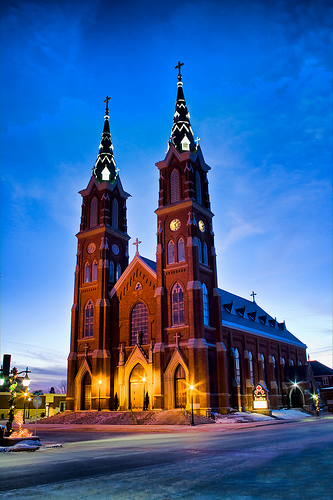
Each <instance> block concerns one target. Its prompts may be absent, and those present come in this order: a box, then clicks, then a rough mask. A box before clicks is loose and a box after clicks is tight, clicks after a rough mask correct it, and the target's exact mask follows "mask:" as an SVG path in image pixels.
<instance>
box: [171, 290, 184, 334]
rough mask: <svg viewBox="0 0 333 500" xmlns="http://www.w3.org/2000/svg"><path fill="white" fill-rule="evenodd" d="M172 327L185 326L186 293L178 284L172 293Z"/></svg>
mask: <svg viewBox="0 0 333 500" xmlns="http://www.w3.org/2000/svg"><path fill="white" fill-rule="evenodd" d="M171 302H172V325H173V326H175V325H183V324H184V292H183V289H182V287H181V286H180V284H179V283H176V284H175V286H174V287H173V289H172V293H171Z"/></svg>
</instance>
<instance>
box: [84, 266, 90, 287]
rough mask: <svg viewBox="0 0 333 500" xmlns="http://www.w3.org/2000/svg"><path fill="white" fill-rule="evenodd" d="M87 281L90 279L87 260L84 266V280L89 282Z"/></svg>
mask: <svg viewBox="0 0 333 500" xmlns="http://www.w3.org/2000/svg"><path fill="white" fill-rule="evenodd" d="M89 281H90V266H89V264H88V262H87V263H86V265H85V266H84V282H85V283H89Z"/></svg>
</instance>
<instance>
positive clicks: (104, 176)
mask: <svg viewBox="0 0 333 500" xmlns="http://www.w3.org/2000/svg"><path fill="white" fill-rule="evenodd" d="M109 100H110V97H106V99H105V101H104V102H106V108H105V116H104V127H103V133H102V137H101V142H100V145H99V153H98V156H97V160H96V163H95V166H94V167H93V175H94V177H95V178H96V179H97V180H98V182H105V181H108V182H111V183H114V182H115V181H116V178H117V176H118V174H117V171H116V162H115V159H114V156H113V145H112V139H111V132H110V123H109V105H108V103H109Z"/></svg>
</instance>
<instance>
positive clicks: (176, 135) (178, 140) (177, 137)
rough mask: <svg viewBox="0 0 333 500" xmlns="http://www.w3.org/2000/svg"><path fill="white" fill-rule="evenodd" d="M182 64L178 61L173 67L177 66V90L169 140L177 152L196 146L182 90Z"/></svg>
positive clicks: (192, 148) (189, 149) (190, 149)
mask: <svg viewBox="0 0 333 500" xmlns="http://www.w3.org/2000/svg"><path fill="white" fill-rule="evenodd" d="M183 64H184V63H181V62H180V61H179V62H178V65H177V66H176V67H175V69H177V68H178V82H177V86H178V92H177V101H176V107H175V114H174V117H173V125H172V129H171V136H170V141H169V142H170V143H171V144H173V145H174V146H175V148H176V149H177V150H178V151H179V152H183V151H192V150H194V149H196V147H197V146H196V144H195V142H194V138H193V131H192V128H191V123H190V113H189V112H188V109H187V106H186V101H185V97H184V92H183V82H182V75H181V72H180V68H181V66H183Z"/></svg>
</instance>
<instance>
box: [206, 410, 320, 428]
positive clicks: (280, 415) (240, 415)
mask: <svg viewBox="0 0 333 500" xmlns="http://www.w3.org/2000/svg"><path fill="white" fill-rule="evenodd" d="M307 417H312V415H309V414H308V413H305V412H303V411H302V410H298V409H295V408H292V409H290V410H287V409H282V410H272V416H269V415H262V414H261V413H250V412H241V411H236V412H233V413H229V414H228V415H219V414H218V413H217V414H215V422H216V423H218V424H236V423H247V422H262V421H263V420H269V421H272V420H296V419H302V418H307Z"/></svg>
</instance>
